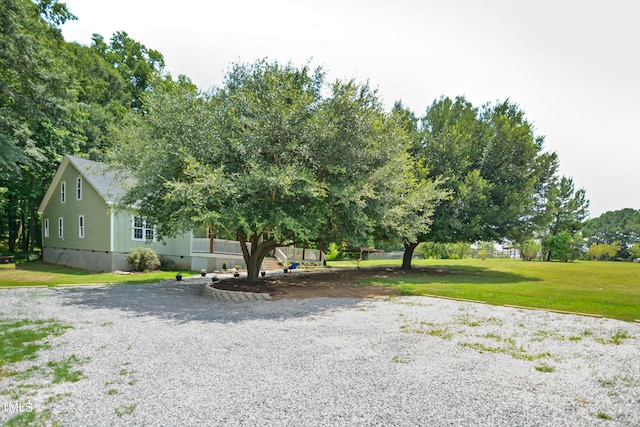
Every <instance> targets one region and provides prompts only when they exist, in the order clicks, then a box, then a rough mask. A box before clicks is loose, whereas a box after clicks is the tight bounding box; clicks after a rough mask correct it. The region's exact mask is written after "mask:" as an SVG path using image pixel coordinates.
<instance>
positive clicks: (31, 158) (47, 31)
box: [0, 0, 80, 251]
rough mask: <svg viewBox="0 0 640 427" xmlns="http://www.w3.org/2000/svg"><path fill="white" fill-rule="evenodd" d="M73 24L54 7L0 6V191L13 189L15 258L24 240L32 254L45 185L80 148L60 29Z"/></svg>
mask: <svg viewBox="0 0 640 427" xmlns="http://www.w3.org/2000/svg"><path fill="white" fill-rule="evenodd" d="M73 18H74V17H73V15H71V13H69V11H68V10H67V8H66V6H65V5H64V4H62V3H58V2H57V1H53V0H41V1H38V2H32V1H29V0H6V1H3V2H1V3H0V150H1V151H2V156H0V187H4V188H6V189H7V190H6V191H4V192H3V193H4V195H5V197H6V202H5V203H4V206H5V214H4V215H2V218H3V221H2V222H3V224H2V226H1V228H4V229H6V230H7V231H8V237H9V239H8V246H9V250H10V251H13V250H15V248H16V246H15V245H16V243H17V241H18V240H20V241H22V242H23V244H24V245H23V249H25V250H30V249H33V247H34V245H35V239H36V236H37V235H39V233H36V222H37V214H36V207H37V204H38V203H39V200H40V198H41V197H42V194H43V191H44V186H45V182H47V181H48V180H49V179H50V176H51V175H50V173H51V172H50V171H51V170H54V169H55V166H54V165H55V164H56V162H57V161H58V160H59V157H58V156H59V153H64V152H73V151H74V150H75V149H76V148H77V141H76V140H75V138H74V130H75V129H76V127H77V123H78V121H79V120H80V115H79V112H78V109H77V108H76V104H75V103H74V96H75V94H74V91H73V89H71V90H70V88H69V85H68V83H69V81H70V78H69V76H70V68H69V66H68V64H67V62H66V61H65V55H64V54H63V52H64V49H65V42H64V39H63V38H62V35H61V33H60V31H59V29H58V28H57V26H58V25H60V24H62V23H64V22H65V21H66V20H68V19H73Z"/></svg>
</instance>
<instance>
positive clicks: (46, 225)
mask: <svg viewBox="0 0 640 427" xmlns="http://www.w3.org/2000/svg"><path fill="white" fill-rule="evenodd" d="M44 237H45V238H49V218H45V219H44Z"/></svg>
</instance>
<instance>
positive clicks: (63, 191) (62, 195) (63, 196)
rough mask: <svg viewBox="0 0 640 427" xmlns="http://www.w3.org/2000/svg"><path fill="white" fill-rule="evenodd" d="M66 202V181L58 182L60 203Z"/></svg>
mask: <svg viewBox="0 0 640 427" xmlns="http://www.w3.org/2000/svg"><path fill="white" fill-rule="evenodd" d="M66 202H67V181H62V182H61V183H60V203H66Z"/></svg>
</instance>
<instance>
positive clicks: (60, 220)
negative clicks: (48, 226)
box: [58, 217, 64, 239]
mask: <svg viewBox="0 0 640 427" xmlns="http://www.w3.org/2000/svg"><path fill="white" fill-rule="evenodd" d="M58 237H59V238H61V239H64V218H62V217H60V218H58Z"/></svg>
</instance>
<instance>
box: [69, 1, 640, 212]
mask: <svg viewBox="0 0 640 427" xmlns="http://www.w3.org/2000/svg"><path fill="white" fill-rule="evenodd" d="M62 1H64V2H65V3H66V4H67V5H68V6H69V9H70V10H71V12H72V13H74V14H75V15H76V16H77V17H78V20H77V21H72V22H69V23H67V24H65V25H64V26H63V27H62V30H63V34H64V36H65V39H66V40H68V41H77V42H80V43H82V44H89V43H90V41H91V35H92V34H93V33H98V34H101V35H102V36H103V37H104V38H105V39H106V40H107V41H108V40H109V39H110V38H111V36H112V35H113V33H114V32H116V31H126V32H127V33H128V34H129V36H130V37H132V38H133V39H135V40H136V41H139V42H140V43H142V44H144V45H145V46H146V47H147V48H150V49H155V50H158V51H160V53H162V54H163V55H164V58H165V62H166V70H167V71H169V72H170V73H171V74H172V75H173V76H174V77H176V76H177V75H178V74H186V75H187V76H189V77H190V78H191V79H192V80H193V82H194V83H195V84H197V85H198V86H199V87H200V88H202V89H205V90H206V89H209V88H211V87H212V86H220V85H221V84H222V79H223V76H224V75H225V73H226V72H227V71H228V69H229V65H230V64H231V63H232V62H253V61H254V60H256V59H259V58H265V57H266V58H268V59H270V60H278V61H280V62H289V61H291V62H293V64H294V65H296V66H300V65H304V64H305V63H307V62H310V64H311V65H312V66H313V67H315V66H322V67H323V68H324V69H325V71H326V72H327V75H328V78H329V79H330V80H333V79H336V78H340V79H345V78H355V79H356V80H358V81H360V82H364V81H367V80H368V81H369V83H370V84H371V86H372V87H374V88H377V89H378V93H379V95H380V96H381V98H382V99H383V101H384V102H385V105H386V106H387V107H388V108H390V107H391V106H392V105H393V103H394V101H396V100H401V101H402V102H403V103H404V104H405V105H406V106H408V107H410V108H411V109H412V110H413V111H414V112H415V113H417V114H419V115H422V114H423V113H424V111H425V109H426V107H428V106H429V105H430V104H431V103H432V102H433V101H434V100H435V99H437V98H439V97H441V96H443V95H444V96H449V97H455V96H458V95H464V96H465V97H466V98H467V99H468V100H469V101H471V102H472V103H473V104H474V105H475V106H481V105H482V104H484V103H487V102H495V101H497V100H505V99H507V98H509V99H510V100H511V102H513V103H516V104H518V105H519V106H520V108H521V109H523V110H524V111H525V112H526V116H527V118H528V119H529V121H531V122H533V123H534V124H535V127H536V133H537V134H538V135H545V136H546V142H545V148H546V150H547V151H555V152H557V153H558V156H559V159H560V174H561V175H566V176H570V177H572V178H573V180H574V183H575V185H576V187H577V188H584V189H585V190H586V192H587V198H588V199H589V200H590V202H591V207H590V212H591V217H592V218H593V217H597V216H599V215H601V214H602V213H604V212H606V211H610V210H618V209H622V208H633V209H640V173H639V172H640V137H639V136H638V135H639V133H638V132H640V48H639V46H640V1H637V0H606V1H605V0H601V1H595V0H582V1H578V0H538V1H526V2H525V1H519V0H486V1H484V0H482V1H481V0H440V1H431V0H393V1H391V0H386V1H379V0H324V1H314V2H311V1H305V0H271V1H265V0H234V1H228V0H227V1H204V0H202V1H198V0H182V1H179V2H176V1H167V0H127V1H124V0H66V1H65V0H62Z"/></svg>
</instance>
